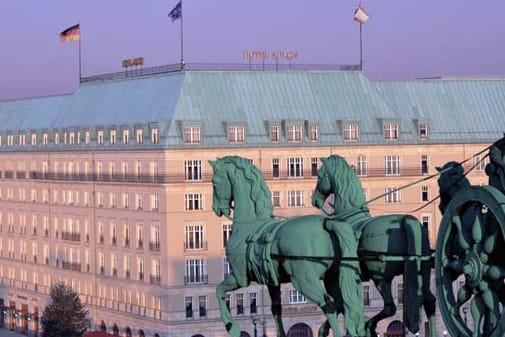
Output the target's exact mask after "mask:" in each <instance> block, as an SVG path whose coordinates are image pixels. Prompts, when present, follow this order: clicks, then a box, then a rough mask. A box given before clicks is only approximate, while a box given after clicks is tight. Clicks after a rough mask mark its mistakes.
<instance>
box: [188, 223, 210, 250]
mask: <svg viewBox="0 0 505 337" xmlns="http://www.w3.org/2000/svg"><path fill="white" fill-rule="evenodd" d="M206 246H207V243H206V242H205V227H204V226H203V225H187V226H186V241H185V244H184V249H185V250H205V249H207V247H206Z"/></svg>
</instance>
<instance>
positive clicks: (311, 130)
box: [309, 123, 319, 142]
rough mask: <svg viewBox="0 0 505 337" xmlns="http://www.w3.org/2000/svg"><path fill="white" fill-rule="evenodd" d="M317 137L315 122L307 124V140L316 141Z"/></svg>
mask: <svg viewBox="0 0 505 337" xmlns="http://www.w3.org/2000/svg"><path fill="white" fill-rule="evenodd" d="M318 139H319V128H318V125H317V123H310V124H309V140H310V141H311V142H317V140H318Z"/></svg>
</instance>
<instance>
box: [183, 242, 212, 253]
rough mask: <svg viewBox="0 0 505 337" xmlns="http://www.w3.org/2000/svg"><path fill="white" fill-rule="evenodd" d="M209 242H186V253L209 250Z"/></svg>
mask: <svg viewBox="0 0 505 337" xmlns="http://www.w3.org/2000/svg"><path fill="white" fill-rule="evenodd" d="M207 247H208V244H207V241H195V242H190V241H186V242H184V251H185V252H188V251H195V250H207Z"/></svg>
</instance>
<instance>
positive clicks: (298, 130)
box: [286, 124, 303, 142]
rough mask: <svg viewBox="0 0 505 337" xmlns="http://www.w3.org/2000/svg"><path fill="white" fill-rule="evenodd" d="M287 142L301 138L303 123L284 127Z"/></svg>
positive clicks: (299, 140) (298, 140)
mask: <svg viewBox="0 0 505 337" xmlns="http://www.w3.org/2000/svg"><path fill="white" fill-rule="evenodd" d="M286 133H287V138H288V142H301V141H302V139H303V125H301V124H289V125H288V126H287V128H286Z"/></svg>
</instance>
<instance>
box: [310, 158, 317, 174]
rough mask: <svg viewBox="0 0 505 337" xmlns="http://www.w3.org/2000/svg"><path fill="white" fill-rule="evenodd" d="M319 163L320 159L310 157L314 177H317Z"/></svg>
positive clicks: (311, 171)
mask: <svg viewBox="0 0 505 337" xmlns="http://www.w3.org/2000/svg"><path fill="white" fill-rule="evenodd" d="M317 163H318V159H317V158H316V157H312V158H310V174H311V176H313V177H317V169H318V167H317Z"/></svg>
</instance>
